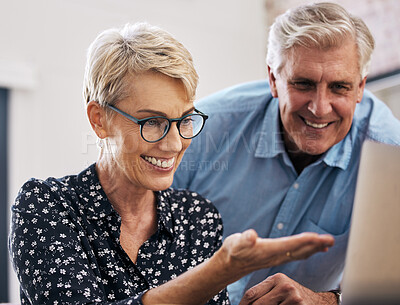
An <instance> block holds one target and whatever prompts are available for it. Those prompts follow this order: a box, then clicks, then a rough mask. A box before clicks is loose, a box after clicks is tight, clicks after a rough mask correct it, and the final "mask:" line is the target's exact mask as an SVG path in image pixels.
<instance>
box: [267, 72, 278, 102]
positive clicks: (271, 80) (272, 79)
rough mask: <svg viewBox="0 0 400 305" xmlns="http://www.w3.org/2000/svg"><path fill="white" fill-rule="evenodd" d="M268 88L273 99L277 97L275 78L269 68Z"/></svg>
mask: <svg viewBox="0 0 400 305" xmlns="http://www.w3.org/2000/svg"><path fill="white" fill-rule="evenodd" d="M267 68H268V77H269V87H270V90H271V94H272V96H273V97H278V90H276V77H275V74H274V72H273V71H272V69H271V67H270V66H268V67H267Z"/></svg>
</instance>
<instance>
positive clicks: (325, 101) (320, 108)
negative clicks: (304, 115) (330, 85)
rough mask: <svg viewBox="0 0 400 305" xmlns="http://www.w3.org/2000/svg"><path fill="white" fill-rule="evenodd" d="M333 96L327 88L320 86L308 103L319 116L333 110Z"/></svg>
mask: <svg viewBox="0 0 400 305" xmlns="http://www.w3.org/2000/svg"><path fill="white" fill-rule="evenodd" d="M331 99H332V96H331V95H330V92H329V90H328V89H327V88H318V89H317V91H316V92H315V94H314V95H313V96H312V99H311V101H310V102H309V103H308V110H309V111H310V112H311V113H312V114H313V115H314V116H315V117H317V118H323V117H324V116H326V115H327V114H329V113H331V112H332V105H331V102H332V100H331Z"/></svg>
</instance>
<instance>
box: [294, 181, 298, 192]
mask: <svg viewBox="0 0 400 305" xmlns="http://www.w3.org/2000/svg"><path fill="white" fill-rule="evenodd" d="M293 187H294V188H295V189H296V190H297V189H298V188H299V184H298V183H297V182H296V183H295V184H293Z"/></svg>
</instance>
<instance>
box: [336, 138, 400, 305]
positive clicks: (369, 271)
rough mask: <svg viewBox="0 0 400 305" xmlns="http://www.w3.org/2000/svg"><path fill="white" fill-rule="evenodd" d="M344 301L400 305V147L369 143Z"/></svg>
mask: <svg viewBox="0 0 400 305" xmlns="http://www.w3.org/2000/svg"><path fill="white" fill-rule="evenodd" d="M342 299H343V303H342V304H344V305H361V304H362V305H392V304H393V305H395V304H396V305H399V304H400V147H395V146H390V145H385V144H378V143H374V142H366V143H364V147H363V150H362V156H361V163H360V169H359V174H358V181H357V189H356V196H355V201H354V207H353V215H352V225H351V229H350V237H349V245H348V249H347V254H346V264H345V269H344V275H343V281H342Z"/></svg>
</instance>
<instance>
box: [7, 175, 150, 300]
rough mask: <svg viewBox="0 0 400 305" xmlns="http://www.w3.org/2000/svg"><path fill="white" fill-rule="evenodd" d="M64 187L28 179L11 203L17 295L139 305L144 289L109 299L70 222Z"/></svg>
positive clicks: (34, 298)
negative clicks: (129, 295)
mask: <svg viewBox="0 0 400 305" xmlns="http://www.w3.org/2000/svg"><path fill="white" fill-rule="evenodd" d="M63 191H65V189H64V187H60V186H59V185H57V184H56V183H50V182H48V181H46V182H45V181H41V180H30V181H28V182H27V183H25V185H24V186H23V187H22V188H21V190H20V192H19V193H18V195H17V198H16V201H15V204H14V205H13V207H12V224H11V232H10V236H9V248H10V256H11V260H12V263H13V267H14V270H15V272H16V274H17V277H18V279H19V282H20V287H21V299H22V300H24V301H26V300H27V301H28V302H29V303H30V304H118V305H122V304H142V302H141V297H142V294H143V293H144V292H142V293H141V294H139V295H137V296H133V297H131V298H129V299H126V300H120V301H118V302H115V303H109V302H107V297H106V295H105V293H104V292H103V291H102V289H101V287H100V286H101V285H100V284H99V281H101V278H100V277H99V275H98V274H96V273H95V271H94V270H93V268H92V264H94V263H95V262H91V261H90V258H89V257H90V256H89V255H87V253H85V250H84V246H83V245H82V242H83V239H82V236H81V235H82V234H81V233H80V230H79V228H78V227H77V225H76V224H74V223H73V222H71V221H69V220H68V218H69V214H68V213H70V211H68V209H67V206H66V205H67V204H68V202H67V201H66V200H65V199H64V198H63V195H62V192H63Z"/></svg>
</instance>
